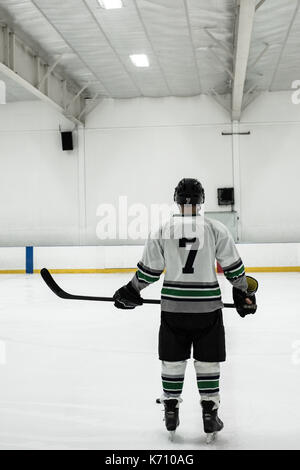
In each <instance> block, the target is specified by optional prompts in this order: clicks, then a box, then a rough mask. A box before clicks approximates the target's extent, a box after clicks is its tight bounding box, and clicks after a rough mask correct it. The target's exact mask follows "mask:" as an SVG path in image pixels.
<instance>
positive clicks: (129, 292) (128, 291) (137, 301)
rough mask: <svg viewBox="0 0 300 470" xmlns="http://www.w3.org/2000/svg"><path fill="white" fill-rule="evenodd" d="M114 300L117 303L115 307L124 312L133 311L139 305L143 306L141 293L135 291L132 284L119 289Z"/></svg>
mask: <svg viewBox="0 0 300 470" xmlns="http://www.w3.org/2000/svg"><path fill="white" fill-rule="evenodd" d="M113 299H114V301H115V307H117V308H121V309H123V310H131V309H133V308H135V307H137V306H138V305H143V300H142V298H141V295H140V293H139V292H137V291H136V290H135V288H134V287H133V286H132V284H131V282H129V283H128V284H127V285H126V286H123V287H121V289H118V290H117V291H116V292H115V294H114V296H113Z"/></svg>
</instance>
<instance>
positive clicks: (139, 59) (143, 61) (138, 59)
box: [129, 54, 149, 67]
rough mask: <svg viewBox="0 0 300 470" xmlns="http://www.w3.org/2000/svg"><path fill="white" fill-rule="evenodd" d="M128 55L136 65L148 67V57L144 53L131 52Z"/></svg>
mask: <svg viewBox="0 0 300 470" xmlns="http://www.w3.org/2000/svg"><path fill="white" fill-rule="evenodd" d="M129 57H130V60H131V62H132V63H133V64H134V65H135V66H136V67H149V59H148V56H147V55H146V54H131V55H130V56H129Z"/></svg>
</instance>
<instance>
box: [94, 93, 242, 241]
mask: <svg viewBox="0 0 300 470" xmlns="http://www.w3.org/2000/svg"><path fill="white" fill-rule="evenodd" d="M229 129H230V123H229V120H228V116H226V114H225V113H224V112H223V110H222V108H219V105H216V104H215V103H214V102H212V101H211V100H210V99H209V98H207V97H201V98H199V97H198V98H166V99H145V98H144V99H134V100H117V101H116V100H105V101H104V102H103V103H102V104H101V105H100V107H99V108H98V110H97V111H95V112H94V113H93V114H92V115H91V116H90V118H89V119H88V121H87V128H86V133H85V149H86V153H85V158H86V201H87V204H86V207H87V240H86V241H87V243H89V244H94V243H96V242H97V239H96V238H95V221H96V218H95V215H96V210H97V205H99V204H100V203H113V204H114V205H118V196H119V195H124V196H127V197H128V204H129V205H130V204H133V203H142V204H145V205H146V206H147V207H148V208H150V204H153V203H154V204H159V203H162V204H163V203H167V204H172V198H173V193H174V188H175V186H176V184H177V182H178V181H179V180H180V179H181V178H183V177H197V178H199V179H200V180H201V181H202V182H203V184H204V186H205V188H206V196H207V204H206V209H207V210H211V211H214V210H218V205H217V187H218V186H227V185H228V186H231V185H232V184H233V180H232V168H231V167H232V164H231V161H232V152H231V139H230V137H229V138H227V137H223V136H222V135H221V132H222V130H229Z"/></svg>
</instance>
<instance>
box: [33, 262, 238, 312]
mask: <svg viewBox="0 0 300 470" xmlns="http://www.w3.org/2000/svg"><path fill="white" fill-rule="evenodd" d="M41 276H42V278H43V280H44V281H45V283H46V284H47V286H48V287H49V289H51V290H52V292H54V294H55V295H57V296H58V297H60V298H61V299H68V300H97V301H100V302H114V299H113V298H112V297H93V296H90V295H73V294H69V293H68V292H66V291H64V290H63V289H62V288H61V287H59V285H58V284H57V283H56V282H55V281H54V279H53V277H52V276H51V274H50V273H49V271H48V269H46V268H43V269H42V270H41ZM142 300H143V304H160V300H158V299H142ZM224 307H225V308H235V306H234V304H224Z"/></svg>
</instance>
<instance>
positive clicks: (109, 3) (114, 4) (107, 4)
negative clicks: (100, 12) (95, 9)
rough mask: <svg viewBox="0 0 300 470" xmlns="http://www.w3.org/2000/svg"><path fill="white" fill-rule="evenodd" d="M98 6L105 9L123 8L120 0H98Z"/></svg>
mask: <svg viewBox="0 0 300 470" xmlns="http://www.w3.org/2000/svg"><path fill="white" fill-rule="evenodd" d="M98 2H99V5H100V7H102V8H105V10H116V9H117V8H123V6H124V5H123V2H122V0H98Z"/></svg>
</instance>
